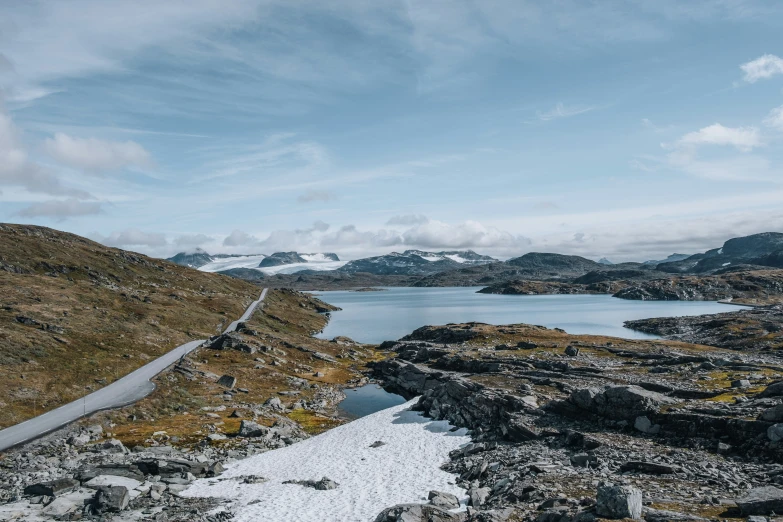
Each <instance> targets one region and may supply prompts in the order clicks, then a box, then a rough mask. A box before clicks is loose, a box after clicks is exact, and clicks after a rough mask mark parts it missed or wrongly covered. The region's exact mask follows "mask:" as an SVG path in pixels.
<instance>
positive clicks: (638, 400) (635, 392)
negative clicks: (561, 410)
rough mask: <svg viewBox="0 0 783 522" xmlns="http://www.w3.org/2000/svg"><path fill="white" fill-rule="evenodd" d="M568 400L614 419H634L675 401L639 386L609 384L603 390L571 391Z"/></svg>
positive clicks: (585, 389)
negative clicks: (609, 385)
mask: <svg viewBox="0 0 783 522" xmlns="http://www.w3.org/2000/svg"><path fill="white" fill-rule="evenodd" d="M568 400H569V401H570V402H571V403H572V404H574V405H575V406H577V407H579V408H581V409H583V410H587V411H589V412H591V413H595V414H597V415H600V416H602V417H607V418H609V419H616V420H621V419H625V420H628V419H635V418H636V417H637V416H640V415H645V414H648V413H655V412H657V411H658V410H659V409H660V408H661V407H662V406H665V405H667V404H674V403H675V402H676V401H675V400H674V399H672V398H670V397H667V396H665V395H663V394H661V393H657V392H653V391H649V390H645V389H644V388H641V387H639V386H611V387H608V388H606V389H604V390H600V389H598V388H584V389H581V390H577V391H575V392H574V393H572V394H571V396H570V397H569V399H568Z"/></svg>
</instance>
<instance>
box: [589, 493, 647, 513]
mask: <svg viewBox="0 0 783 522" xmlns="http://www.w3.org/2000/svg"><path fill="white" fill-rule="evenodd" d="M595 512H596V513H597V514H598V515H599V516H602V517H607V518H641V516H642V492H641V491H640V490H639V489H637V488H635V487H633V486H603V487H600V488H598V495H597V497H596V504H595Z"/></svg>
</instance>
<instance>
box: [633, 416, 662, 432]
mask: <svg viewBox="0 0 783 522" xmlns="http://www.w3.org/2000/svg"><path fill="white" fill-rule="evenodd" d="M633 427H634V428H636V429H637V430H638V431H641V432H642V433H647V434H649V435H657V434H658V433H660V431H661V425H660V424H653V423H652V421H651V420H650V419H648V418H647V416H645V415H640V416H639V417H636V420H635V421H634V423H633Z"/></svg>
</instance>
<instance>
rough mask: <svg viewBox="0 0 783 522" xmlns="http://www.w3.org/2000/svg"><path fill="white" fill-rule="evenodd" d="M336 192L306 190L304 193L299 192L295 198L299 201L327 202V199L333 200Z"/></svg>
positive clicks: (335, 197)
mask: <svg viewBox="0 0 783 522" xmlns="http://www.w3.org/2000/svg"><path fill="white" fill-rule="evenodd" d="M336 199H337V194H335V193H334V192H330V191H328V190H315V189H309V190H306V191H305V193H304V194H300V195H299V197H297V198H296V201H297V202H299V203H327V202H329V201H335V200H336Z"/></svg>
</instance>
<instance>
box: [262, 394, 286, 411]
mask: <svg viewBox="0 0 783 522" xmlns="http://www.w3.org/2000/svg"><path fill="white" fill-rule="evenodd" d="M264 406H268V407H270V408H272V409H273V410H284V409H285V406H283V403H282V402H280V399H279V398H277V397H272V398H271V399H268V400H267V401H266V402H265V403H264Z"/></svg>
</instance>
